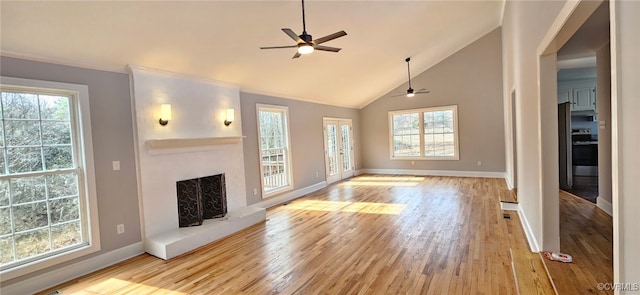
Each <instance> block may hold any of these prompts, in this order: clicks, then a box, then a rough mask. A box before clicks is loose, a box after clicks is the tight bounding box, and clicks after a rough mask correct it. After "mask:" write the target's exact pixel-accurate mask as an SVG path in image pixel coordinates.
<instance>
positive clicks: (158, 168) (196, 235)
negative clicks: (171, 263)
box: [129, 66, 266, 259]
mask: <svg viewBox="0 0 640 295" xmlns="http://www.w3.org/2000/svg"><path fill="white" fill-rule="evenodd" d="M129 68H130V71H131V83H132V85H133V104H134V105H133V108H132V109H133V111H134V119H135V122H134V126H135V127H134V129H135V130H134V136H135V137H136V138H135V140H136V161H137V163H136V164H137V172H138V179H139V182H140V187H139V194H140V196H139V198H140V207H141V219H142V220H141V223H142V227H143V230H142V232H143V243H144V247H145V251H147V252H148V253H150V254H152V255H155V256H157V257H160V258H162V259H170V258H172V257H175V256H178V255H180V254H183V253H185V252H188V251H190V250H192V249H195V248H197V247H200V246H203V245H205V244H207V243H210V242H212V241H215V240H217V239H220V238H222V237H224V236H227V235H230V234H232V233H234V232H237V231H239V230H242V229H244V228H246V227H248V226H251V225H253V224H256V223H259V222H261V221H264V220H265V219H266V213H265V210H264V209H263V208H257V207H248V206H247V202H246V195H245V179H244V177H245V176H244V175H245V173H244V158H243V149H242V144H243V143H242V124H241V122H242V120H241V118H242V114H241V112H240V91H239V89H238V88H237V87H233V86H230V85H224V84H221V83H218V82H214V81H209V80H205V79H198V78H192V77H185V76H181V75H178V74H174V73H167V72H162V71H157V70H150V69H145V68H141V67H136V66H130V67H129ZM163 103H169V104H171V105H172V120H171V121H169V123H168V124H167V125H166V126H161V125H160V124H159V123H158V119H159V112H160V104H163ZM230 108H232V109H234V110H235V121H234V122H233V123H232V124H231V125H229V126H225V125H224V120H225V116H226V110H227V109H230ZM221 173H224V174H225V178H226V188H227V208H228V214H227V216H226V217H225V218H223V219H213V220H207V221H206V222H205V223H204V224H203V225H202V226H198V227H189V228H179V227H178V205H177V199H176V182H177V181H180V180H184V179H191V178H199V177H203V176H207V175H215V174H221Z"/></svg>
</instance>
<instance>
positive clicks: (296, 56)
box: [291, 52, 301, 59]
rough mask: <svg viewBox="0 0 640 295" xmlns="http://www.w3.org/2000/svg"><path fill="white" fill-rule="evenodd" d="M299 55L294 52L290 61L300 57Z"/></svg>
mask: <svg viewBox="0 0 640 295" xmlns="http://www.w3.org/2000/svg"><path fill="white" fill-rule="evenodd" d="M300 55H301V54H300V53H299V52H296V54H294V55H293V57H292V58H291V59H294V58H298V57H300Z"/></svg>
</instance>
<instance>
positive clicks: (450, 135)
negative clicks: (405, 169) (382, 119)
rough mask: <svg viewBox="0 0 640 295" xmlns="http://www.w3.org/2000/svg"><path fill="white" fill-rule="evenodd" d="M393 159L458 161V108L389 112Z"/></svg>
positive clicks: (447, 107)
mask: <svg viewBox="0 0 640 295" xmlns="http://www.w3.org/2000/svg"><path fill="white" fill-rule="evenodd" d="M389 128H390V136H391V138H390V151H391V159H412V160H414V159H425V160H458V159H459V152H458V107H457V106H445V107H435V108H426V109H416V110H405V111H393V112H389Z"/></svg>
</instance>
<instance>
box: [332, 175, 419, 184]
mask: <svg viewBox="0 0 640 295" xmlns="http://www.w3.org/2000/svg"><path fill="white" fill-rule="evenodd" d="M423 180H424V177H412V176H406V177H385V176H380V177H378V176H360V177H355V178H353V179H352V180H347V181H345V182H342V183H340V184H338V186H352V185H359V186H417V185H418V184H420V182H422V181H423Z"/></svg>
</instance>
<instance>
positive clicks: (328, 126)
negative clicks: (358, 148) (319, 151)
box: [322, 118, 354, 184]
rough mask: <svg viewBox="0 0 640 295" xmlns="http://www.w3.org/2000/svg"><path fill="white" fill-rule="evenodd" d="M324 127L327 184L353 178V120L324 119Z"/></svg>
mask: <svg viewBox="0 0 640 295" xmlns="http://www.w3.org/2000/svg"><path fill="white" fill-rule="evenodd" d="M322 125H323V130H324V162H325V171H326V178H327V184H329V183H334V182H336V181H339V180H342V179H345V178H349V177H352V176H353V175H354V164H353V161H354V160H353V158H354V157H353V125H352V122H351V119H339V118H323V119H322Z"/></svg>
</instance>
